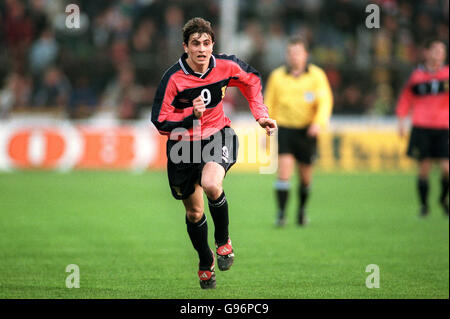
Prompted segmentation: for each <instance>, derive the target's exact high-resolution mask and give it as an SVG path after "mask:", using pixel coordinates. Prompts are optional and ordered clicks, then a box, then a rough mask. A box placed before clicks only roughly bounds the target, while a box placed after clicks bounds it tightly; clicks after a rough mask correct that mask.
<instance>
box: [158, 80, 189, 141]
mask: <svg viewBox="0 0 450 319" xmlns="http://www.w3.org/2000/svg"><path fill="white" fill-rule="evenodd" d="M177 93H178V92H177V88H176V86H175V82H174V80H173V78H171V77H169V78H167V77H166V76H164V77H163V79H162V80H161V82H160V84H159V86H158V90H157V91H156V94H155V100H154V102H153V107H152V118H151V121H152V123H153V124H154V125H155V126H156V128H157V129H158V131H159V132H160V133H161V134H163V135H169V134H170V132H171V131H172V130H173V129H175V128H185V129H188V128H191V127H192V125H193V120H194V114H193V107H188V108H185V109H177V108H175V107H174V106H173V105H172V101H173V100H174V98H175V96H176V95H177Z"/></svg>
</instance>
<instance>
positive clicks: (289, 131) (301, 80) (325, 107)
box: [265, 37, 333, 226]
mask: <svg viewBox="0 0 450 319" xmlns="http://www.w3.org/2000/svg"><path fill="white" fill-rule="evenodd" d="M286 60H287V65H285V66H281V67H279V68H277V69H275V70H274V71H273V72H272V73H271V74H270V76H269V79H268V82H267V87H266V89H265V103H266V105H267V106H268V108H269V116H270V118H272V119H274V120H276V121H277V124H278V128H279V130H278V180H277V182H276V183H275V191H276V198H277V203H278V213H277V220H276V224H277V225H278V226H284V225H285V223H286V219H285V215H286V211H285V210H286V203H287V200H288V195H289V191H290V188H291V187H290V183H289V180H290V178H291V175H292V172H293V170H294V166H295V165H296V163H298V171H299V178H300V183H299V185H300V187H299V190H298V196H299V208H298V212H297V222H298V224H299V225H300V226H302V225H305V224H306V221H307V220H306V218H305V215H306V212H305V208H306V203H307V200H308V197H309V193H310V185H311V182H312V167H313V163H314V160H315V155H316V148H317V137H318V135H319V132H320V130H321V128H323V127H325V126H326V125H327V124H328V120H329V118H330V115H331V111H332V106H333V95H332V92H331V89H330V85H329V83H328V79H327V77H326V75H325V72H324V71H323V70H322V69H321V68H319V67H318V66H316V65H314V64H311V63H308V62H307V60H308V44H307V42H306V40H305V39H303V38H302V37H293V38H291V39H290V40H289V43H288V46H287V51H286Z"/></svg>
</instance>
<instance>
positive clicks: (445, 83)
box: [397, 40, 449, 217]
mask: <svg viewBox="0 0 450 319" xmlns="http://www.w3.org/2000/svg"><path fill="white" fill-rule="evenodd" d="M424 54H425V61H424V64H422V65H419V67H418V68H417V69H415V70H414V71H413V73H412V74H411V76H410V78H409V80H408V82H407V83H406V85H405V87H404V89H403V91H402V93H401V95H400V98H399V101H398V105H397V116H398V119H399V134H400V136H401V137H404V136H406V125H405V118H406V117H407V116H408V114H409V113H410V112H411V113H412V129H411V136H410V140H409V145H408V150H407V154H408V156H410V157H412V158H414V159H416V160H417V161H418V170H419V172H418V180H417V189H418V193H419V199H420V205H421V208H420V216H422V217H425V216H427V214H428V213H429V205H428V192H429V181H428V180H429V175H430V170H431V165H432V163H433V161H434V160H436V161H437V162H438V163H439V165H440V169H441V193H440V197H439V203H440V204H441V206H442V208H443V209H444V213H445V214H446V215H447V216H448V180H449V157H448V147H449V136H448V134H449V118H448V116H449V100H448V99H449V94H448V92H449V69H448V65H445V59H446V55H447V48H446V46H445V44H444V43H443V42H441V41H434V40H431V41H429V42H428V43H427V44H426V45H425V51H424Z"/></svg>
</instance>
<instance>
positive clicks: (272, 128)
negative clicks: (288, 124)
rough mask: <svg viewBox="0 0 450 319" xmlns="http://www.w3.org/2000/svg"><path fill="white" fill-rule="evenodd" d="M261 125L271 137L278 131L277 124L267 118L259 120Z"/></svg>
mask: <svg viewBox="0 0 450 319" xmlns="http://www.w3.org/2000/svg"><path fill="white" fill-rule="evenodd" d="M258 123H259V125H260V126H261V127H262V128H263V129H265V130H266V134H267V135H269V136H271V135H272V134H273V133H275V132H276V130H277V129H278V127H277V122H276V121H275V120H272V119H270V118H267V117H262V118H260V119H259V120H258Z"/></svg>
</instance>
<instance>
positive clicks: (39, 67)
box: [30, 28, 59, 75]
mask: <svg viewBox="0 0 450 319" xmlns="http://www.w3.org/2000/svg"><path fill="white" fill-rule="evenodd" d="M58 50H59V46H58V43H57V42H56V40H55V38H54V36H53V32H52V30H51V29H50V28H46V29H44V30H43V31H42V34H41V36H40V37H39V38H38V39H37V40H36V41H35V42H34V43H33V45H32V46H31V50H30V70H31V72H32V73H33V74H34V75H40V74H41V73H42V72H43V71H44V70H45V69H47V68H48V67H49V66H50V65H52V64H54V63H55V60H56V58H57V56H58Z"/></svg>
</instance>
